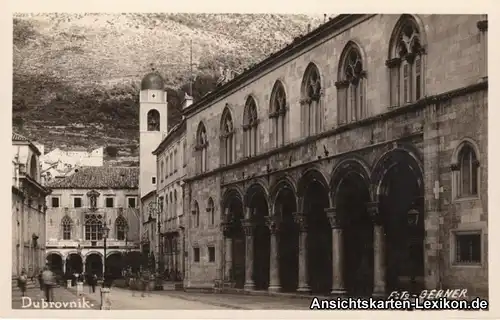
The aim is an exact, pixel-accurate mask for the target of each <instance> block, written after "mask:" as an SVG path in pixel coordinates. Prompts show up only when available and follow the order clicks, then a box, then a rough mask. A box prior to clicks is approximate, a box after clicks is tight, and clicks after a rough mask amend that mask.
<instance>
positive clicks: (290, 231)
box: [184, 14, 488, 295]
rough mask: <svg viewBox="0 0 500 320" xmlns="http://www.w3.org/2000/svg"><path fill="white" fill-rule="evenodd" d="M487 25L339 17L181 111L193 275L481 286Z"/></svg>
mask: <svg viewBox="0 0 500 320" xmlns="http://www.w3.org/2000/svg"><path fill="white" fill-rule="evenodd" d="M487 25H488V23H487V17H486V16H483V15H373V14H371V15H339V16H336V17H335V18H333V19H332V20H330V21H328V22H327V23H325V24H323V25H321V26H320V27H318V28H317V29H315V30H313V31H312V32H310V33H309V34H306V35H305V36H302V37H298V38H296V39H295V40H294V42H293V43H292V44H290V45H289V46H287V47H285V48H284V49H282V50H280V51H278V52H276V53H274V54H272V55H271V56H269V57H268V58H266V59H265V60H263V61H262V62H260V63H258V64H257V65H254V66H252V67H251V68H249V69H247V70H246V71H244V72H243V73H242V74H240V75H238V76H237V77H235V78H234V79H233V80H231V81H229V82H228V83H226V84H224V85H222V86H220V87H219V88H217V89H216V90H214V91H213V92H211V93H209V94H208V95H206V96H204V97H202V98H201V99H200V100H199V101H196V102H195V103H193V104H192V105H191V106H189V107H187V108H186V109H184V115H185V118H186V125H187V136H186V139H187V145H188V153H189V157H190V158H191V159H193V160H192V161H189V162H188V166H187V178H186V179H185V182H186V193H185V201H186V203H188V204H189V211H190V213H189V214H190V219H189V227H188V230H187V233H188V244H187V249H186V250H187V251H188V261H189V263H188V264H189V268H188V274H187V275H186V276H187V278H188V279H187V282H186V285H187V286H188V287H206V286H213V285H214V282H216V283H217V282H219V283H220V280H224V283H230V285H231V286H234V287H239V288H245V289H249V290H270V291H289V292H296V291H299V292H313V293H346V292H347V293H348V294H358V293H365V294H366V293H373V294H382V293H384V292H387V291H389V290H392V289H396V288H397V289H408V288H410V287H413V286H417V288H424V287H425V288H430V289H434V288H440V287H443V288H457V287H463V288H468V289H469V293H470V294H473V293H477V294H482V295H487V289H488V265H487V261H488V250H487V248H488V244H487V237H488V229H487V225H488V218H487V217H488V215H487V177H488V175H487V170H488V166H487V152H488V151H487V113H488V112H487V110H488V107H487V106H488V99H487V88H488V82H487Z"/></svg>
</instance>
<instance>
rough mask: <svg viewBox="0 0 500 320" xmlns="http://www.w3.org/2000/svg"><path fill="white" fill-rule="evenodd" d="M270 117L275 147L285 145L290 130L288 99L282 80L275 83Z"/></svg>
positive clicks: (272, 139)
mask: <svg viewBox="0 0 500 320" xmlns="http://www.w3.org/2000/svg"><path fill="white" fill-rule="evenodd" d="M270 109H271V110H270V112H269V118H271V141H272V143H273V144H274V147H279V146H283V145H284V144H285V141H286V135H287V132H288V123H287V120H286V119H287V110H288V105H287V100H286V93H285V88H284V87H283V83H281V81H276V82H275V83H274V87H273V91H272V93H271V103H270Z"/></svg>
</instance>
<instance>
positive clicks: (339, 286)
mask: <svg viewBox="0 0 500 320" xmlns="http://www.w3.org/2000/svg"><path fill="white" fill-rule="evenodd" d="M326 214H327V216H328V220H329V221H330V226H331V228H332V292H331V293H332V294H345V293H346V290H345V285H344V235H343V234H342V231H343V230H342V228H341V224H340V223H341V221H340V216H339V213H338V212H337V209H336V208H328V209H326Z"/></svg>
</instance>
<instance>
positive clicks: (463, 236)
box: [455, 232, 481, 264]
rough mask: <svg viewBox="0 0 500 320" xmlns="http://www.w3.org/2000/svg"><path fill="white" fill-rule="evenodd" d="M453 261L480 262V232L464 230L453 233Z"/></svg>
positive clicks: (463, 262) (464, 262)
mask: <svg viewBox="0 0 500 320" xmlns="http://www.w3.org/2000/svg"><path fill="white" fill-rule="evenodd" d="M455 263H456V264H480V263H481V234H480V233H479V232H467V233H465V232H464V233H457V234H456V235H455Z"/></svg>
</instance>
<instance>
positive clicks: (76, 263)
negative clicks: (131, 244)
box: [46, 252, 124, 277]
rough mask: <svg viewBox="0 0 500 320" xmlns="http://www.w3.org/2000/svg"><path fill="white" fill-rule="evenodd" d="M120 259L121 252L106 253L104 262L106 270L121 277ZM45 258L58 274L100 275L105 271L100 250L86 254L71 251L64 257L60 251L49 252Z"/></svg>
mask: <svg viewBox="0 0 500 320" xmlns="http://www.w3.org/2000/svg"><path fill="white" fill-rule="evenodd" d="M122 259H123V256H122V253H121V252H113V253H110V254H108V255H107V258H106V264H105V267H106V270H108V271H109V272H110V273H111V274H113V275H114V276H115V277H121V276H122V269H123V266H124V263H123V261H122ZM46 260H47V263H48V265H49V266H50V268H51V270H53V271H55V272H56V273H59V274H74V273H95V274H96V275H97V276H98V277H101V276H102V275H103V274H104V272H105V270H104V263H103V255H102V253H100V252H89V253H87V254H86V255H81V254H78V253H76V252H73V253H69V254H68V255H67V256H66V257H63V256H62V255H61V254H60V253H56V252H50V253H48V254H47V258H46Z"/></svg>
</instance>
